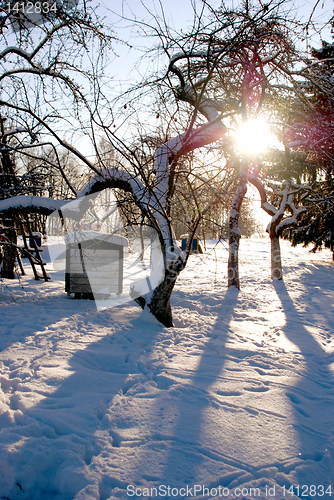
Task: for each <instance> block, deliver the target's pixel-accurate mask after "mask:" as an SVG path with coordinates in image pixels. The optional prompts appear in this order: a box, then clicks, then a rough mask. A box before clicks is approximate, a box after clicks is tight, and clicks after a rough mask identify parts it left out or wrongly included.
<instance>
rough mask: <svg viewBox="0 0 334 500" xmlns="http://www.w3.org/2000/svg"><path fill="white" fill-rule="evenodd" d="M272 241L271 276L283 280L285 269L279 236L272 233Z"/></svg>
mask: <svg viewBox="0 0 334 500" xmlns="http://www.w3.org/2000/svg"><path fill="white" fill-rule="evenodd" d="M270 243H271V277H272V279H273V280H282V279H283V269H282V261H281V248H280V243H279V237H278V236H276V235H271V236H270Z"/></svg>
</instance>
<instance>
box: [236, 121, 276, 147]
mask: <svg viewBox="0 0 334 500" xmlns="http://www.w3.org/2000/svg"><path fill="white" fill-rule="evenodd" d="M236 139H237V145H238V148H239V150H240V151H242V152H244V153H248V154H259V153H260V152H261V151H264V150H265V149H266V148H267V147H268V146H269V145H270V144H273V143H274V142H275V137H274V136H273V135H272V134H271V132H270V129H269V126H268V123H267V122H266V120H265V119H264V118H256V119H255V120H249V121H248V122H246V123H243V124H242V125H241V126H240V127H239V129H238V130H237V135H236Z"/></svg>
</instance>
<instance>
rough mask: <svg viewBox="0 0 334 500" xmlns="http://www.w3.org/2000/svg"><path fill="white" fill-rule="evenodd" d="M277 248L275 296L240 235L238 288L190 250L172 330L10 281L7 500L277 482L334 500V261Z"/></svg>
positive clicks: (2, 457)
mask: <svg viewBox="0 0 334 500" xmlns="http://www.w3.org/2000/svg"><path fill="white" fill-rule="evenodd" d="M282 247H283V261H284V264H285V265H284V270H285V280H284V283H278V284H277V285H276V286H275V287H274V286H273V284H272V282H271V280H270V279H269V243H268V241H267V240H242V247H241V250H242V252H241V276H242V291H241V292H239V293H238V292H237V291H236V290H234V289H233V290H232V289H231V290H229V291H227V290H226V262H227V252H226V250H225V249H224V248H223V246H222V245H219V246H218V247H217V250H216V256H217V262H216V260H215V258H214V254H213V253H212V254H211V255H210V256H205V255H204V256H192V257H191V260H190V263H189V266H188V267H187V269H186V270H185V271H184V272H183V273H182V274H181V277H180V279H179V281H178V282H177V285H176V289H175V293H174V294H173V297H172V299H173V300H172V302H173V312H174V319H175V328H173V329H166V328H163V327H162V326H161V325H160V324H158V323H157V322H156V321H155V320H154V318H151V317H150V316H149V315H147V314H146V313H141V310H140V309H139V307H137V306H136V305H133V304H132V303H129V304H127V305H125V306H122V307H118V308H114V309H110V310H107V311H103V312H100V313H98V312H97V311H96V308H95V305H94V303H93V302H90V301H84V300H81V301H75V300H70V299H69V298H68V297H67V296H66V294H65V293H64V291H63V284H62V283H60V282H57V281H52V282H49V283H42V282H35V281H33V280H32V279H31V276H29V277H26V278H24V279H23V281H22V283H23V287H24V288H23V289H22V288H21V287H20V286H19V283H18V281H17V280H15V282H10V281H9V280H6V282H5V284H3V285H2V288H1V289H0V304H1V310H0V325H1V326H0V329H1V335H0V381H1V390H0V450H1V453H0V498H1V497H2V498H9V500H13V499H24V500H30V499H31V500H42V499H43V500H73V499H76V500H93V499H94V500H95V499H96V500H108V499H114V498H115V499H116V498H121V499H126V498H131V495H132V493H133V492H134V488H139V489H138V490H137V493H138V495H139V494H140V493H142V494H143V496H149V497H150V498H155V491H157V493H158V498H159V493H160V497H163V496H164V498H184V497H185V496H186V493H187V490H186V488H187V486H188V497H190V496H191V494H189V491H190V492H191V493H192V494H194V493H195V492H194V485H202V486H203V485H204V486H205V487H206V488H209V490H211V492H210V493H209V494H208V492H207V491H205V492H204V495H203V491H199V490H197V491H196V497H197V498H214V497H215V493H217V495H218V493H219V492H220V493H221V496H220V498H231V497H237V496H239V497H240V498H254V497H257V498H261V499H264V498H269V496H270V493H273V492H274V488H275V494H273V495H272V496H271V498H275V499H281V498H284V489H283V486H284V487H285V498H289V499H291V498H294V497H295V495H297V494H298V489H297V487H298V485H299V486H300V491H299V496H302V492H304V493H305V492H307V493H308V494H309V495H310V496H313V497H314V495H313V494H312V492H314V489H310V486H311V485H314V486H315V487H316V488H317V489H316V498H319V497H323V498H326V499H329V498H330V497H331V495H330V493H331V492H332V493H333V492H334V471H333V458H334V441H333V432H334V427H333V423H334V417H333V414H334V332H333V326H334V279H333V278H334V266H333V263H332V262H331V254H330V252H327V251H326V252H323V253H320V254H316V255H313V254H309V253H308V251H307V250H305V249H303V248H297V249H292V248H290V246H289V244H287V243H286V242H283V243H282ZM54 276H55V277H56V274H55V275H54ZM130 485H132V486H130ZM160 485H165V487H166V490H164V489H163V488H162V489H160V492H159V486H160ZM291 485H293V487H294V489H293V490H292V489H290V492H287V490H288V488H290V487H291ZM303 485H306V486H307V487H308V490H306V486H305V487H304V490H302V486H303ZM321 485H322V486H323V488H324V491H322V489H321ZM330 485H331V487H332V490H329V489H328V487H329V486H330ZM168 486H169V487H170V491H169V492H167V487H168ZM202 486H201V487H202ZM219 487H220V489H219ZM127 488H128V490H127ZM145 488H148V490H145ZM151 488H152V491H150V490H151ZM154 488H156V490H154ZM172 488H174V490H172ZM183 488H184V489H183ZM223 488H225V489H224V490H223ZM238 488H240V490H239V489H238ZM242 488H244V490H243V492H242ZM251 488H259V490H255V489H254V490H251ZM292 491H293V493H294V495H291V494H290V493H291V492H292ZM326 491H327V493H325V492H326ZM164 492H166V493H169V494H166V495H163V493H164ZM222 492H224V495H223V493H222ZM239 492H240V495H238V493H239ZM241 493H243V494H242V495H241ZM310 493H311V494H310ZM322 493H324V494H323V495H322ZM333 494H334V493H333ZM133 497H134V498H137V497H138V496H137V495H133Z"/></svg>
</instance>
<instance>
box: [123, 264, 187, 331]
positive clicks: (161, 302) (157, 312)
mask: <svg viewBox="0 0 334 500" xmlns="http://www.w3.org/2000/svg"><path fill="white" fill-rule="evenodd" d="M184 267H185V261H184V260H182V259H177V260H176V261H175V262H173V263H172V264H171V266H170V268H169V269H165V277H164V279H163V281H162V282H161V283H160V284H159V285H158V286H157V287H156V288H155V289H154V290H152V291H151V292H150V293H148V294H146V295H142V296H140V297H136V296H133V299H134V300H135V301H136V302H137V304H139V305H140V306H141V307H142V309H144V308H145V306H147V307H148V309H149V310H150V312H151V313H152V314H153V316H154V317H155V318H156V319H157V320H158V321H160V323H162V324H163V325H164V326H166V327H167V328H170V327H172V326H174V325H173V316H172V308H171V305H170V297H171V294H172V291H173V289H174V286H175V283H176V279H177V277H178V275H179V274H180V272H181V271H182V269H184ZM130 295H131V294H130Z"/></svg>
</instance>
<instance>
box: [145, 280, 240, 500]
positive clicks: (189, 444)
mask: <svg viewBox="0 0 334 500" xmlns="http://www.w3.org/2000/svg"><path fill="white" fill-rule="evenodd" d="M238 293H239V292H238V290H237V289H235V288H234V287H232V288H230V289H228V290H227V291H226V293H225V296H224V298H223V300H222V302H221V303H220V305H219V306H218V307H216V308H215V309H214V313H215V314H216V315H217V319H216V323H215V324H213V325H212V327H211V328H212V333H209V334H208V337H207V338H206V340H205V343H204V345H203V346H201V347H200V353H198V354H197V355H196V356H198V357H197V358H196V357H195V356H191V355H190V356H189V363H190V367H187V368H185V371H183V370H182V372H183V373H184V376H186V374H187V371H188V373H189V376H188V377H187V376H186V380H185V381H184V382H183V383H181V384H177V385H176V386H175V388H174V389H173V390H169V392H168V399H167V400H166V402H165V403H162V402H161V400H160V401H159V405H160V407H159V408H155V411H156V412H159V411H160V413H161V414H162V415H163V416H164V420H163V422H166V424H167V423H168V424H169V425H166V426H164V428H163V429H162V430H161V429H159V432H160V433H161V434H159V432H156V433H155V434H154V435H153V436H152V437H153V439H154V440H156V441H159V440H160V441H161V442H162V444H161V452H162V453H164V459H163V461H162V463H163V467H162V471H161V477H160V478H159V480H160V484H163V485H170V487H178V488H180V487H186V486H187V485H189V486H192V485H194V484H199V483H198V481H204V483H205V484H206V485H207V486H208V481H207V479H208V478H207V477H205V471H209V470H210V472H211V474H212V476H214V477H215V480H214V482H211V484H210V487H215V486H218V485H219V484H222V481H221V477H220V474H221V468H224V467H222V466H223V463H225V464H226V463H227V464H230V465H231V466H230V467H229V466H228V465H227V466H226V467H227V469H230V474H228V476H229V478H228V482H229V481H230V480H231V479H232V478H233V477H234V476H235V473H234V472H233V471H234V470H235V469H234V468H235V466H236V467H238V466H240V465H241V464H240V463H238V461H237V460H233V459H232V458H231V456H232V455H233V450H232V449H231V450H230V452H231V456H226V455H225V456H224V455H223V453H222V450H220V449H219V443H218V440H217V442H215V439H214V436H215V434H216V435H217V436H221V435H224V433H225V432H226V428H225V427H224V417H223V415H224V408H223V407H221V406H220V396H221V395H222V394H224V375H223V371H224V367H225V363H226V360H227V359H228V352H226V342H227V339H228V333H229V328H230V322H231V319H232V317H233V311H234V308H235V306H236V304H237V301H238ZM217 353H218V354H219V355H217ZM191 357H193V359H192V360H191V359H190V358H191ZM194 359H198V363H197V365H196V364H195V368H193V366H194ZM185 362H186V361H185ZM182 368H184V367H182ZM219 387H220V388H221V389H222V390H219ZM215 395H216V398H215ZM217 409H218V410H220V411H221V415H222V419H221V425H220V426H218V427H217V421H216V417H213V415H212V411H213V412H215V415H216V414H217V413H216V412H217ZM215 468H216V469H215ZM225 472H226V468H225ZM146 479H147V480H154V478H150V477H146ZM200 484H201V483H200ZM202 484H203V483H202ZM192 492H193V491H192ZM181 494H182V492H181ZM197 494H198V493H197Z"/></svg>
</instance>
